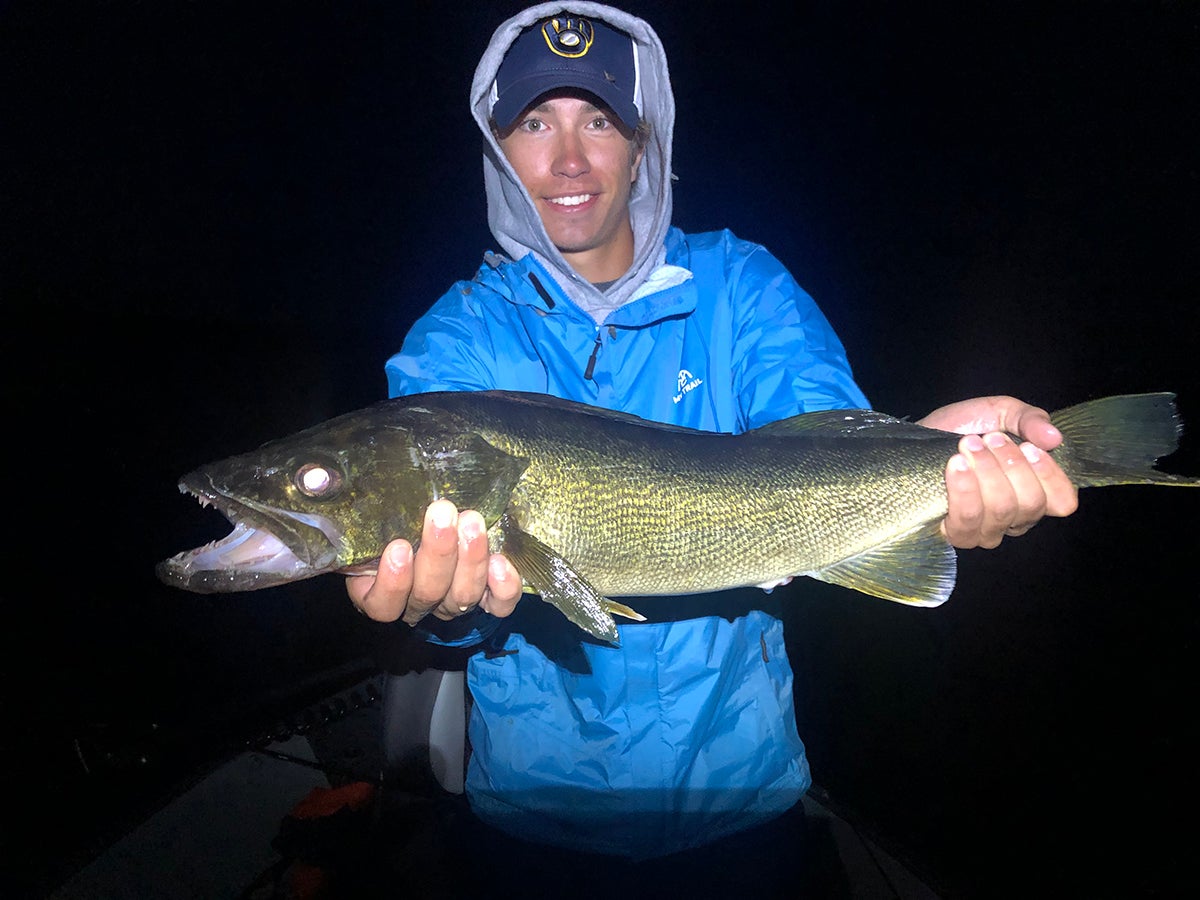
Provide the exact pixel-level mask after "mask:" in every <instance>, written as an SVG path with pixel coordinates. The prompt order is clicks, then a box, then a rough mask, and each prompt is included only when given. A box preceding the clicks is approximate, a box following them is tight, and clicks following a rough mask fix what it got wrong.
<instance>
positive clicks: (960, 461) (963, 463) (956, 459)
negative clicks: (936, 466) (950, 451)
mask: <svg viewBox="0 0 1200 900" xmlns="http://www.w3.org/2000/svg"><path fill="white" fill-rule="evenodd" d="M950 468H951V469H953V470H954V471H955V472H965V471H967V469H969V468H970V465H969V464H968V463H967V458H966V457H965V456H963V455H962V454H961V453H955V454H954V455H953V456H952V457H950Z"/></svg>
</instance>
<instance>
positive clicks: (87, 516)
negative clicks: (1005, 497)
mask: <svg viewBox="0 0 1200 900" xmlns="http://www.w3.org/2000/svg"><path fill="white" fill-rule="evenodd" d="M524 5H525V4H523V3H475V4H468V5H461V6H448V5H442V4H437V5H434V4H428V5H426V4H421V5H416V4H411V5H410V4H404V5H402V4H392V3H382V2H381V3H365V2H347V3H287V4H284V3H259V4H242V3H238V4H234V3H219V2H197V3H182V2H166V3H133V2H124V3H119V2H117V3H99V2H96V3H54V2H46V3H8V4H0V78H2V79H3V80H2V81H0V104H3V106H2V107H0V113H2V116H0V121H3V123H4V124H3V126H2V127H3V134H2V135H0V148H2V150H3V153H4V154H5V157H4V160H3V166H2V172H0V189H2V191H3V193H2V194H0V208H2V209H3V215H2V216H0V228H2V229H3V231H2V232H0V248H2V249H0V265H2V267H3V268H2V270H0V275H2V277H3V281H2V282H0V291H2V292H3V309H4V315H5V320H4V327H3V330H2V333H3V336H4V360H5V363H6V378H5V390H6V394H7V397H6V404H5V405H6V408H7V409H8V410H10V411H11V412H10V415H9V416H8V421H9V424H8V426H7V429H6V435H7V438H6V440H5V445H6V450H7V453H6V457H7V464H6V465H5V470H6V474H7V479H6V481H7V482H8V490H6V491H5V496H6V499H7V503H6V504H5V510H6V513H7V514H6V516H5V518H6V520H7V523H6V524H7V528H6V534H7V537H6V538H5V541H6V543H7V546H8V551H7V553H6V557H7V560H8V565H7V567H6V568H7V572H8V579H7V587H6V589H5V592H4V608H5V626H4V628H3V634H4V638H5V646H4V647H3V648H2V649H3V661H4V663H3V665H4V673H3V674H4V692H3V702H4V709H3V721H4V723H5V727H4V732H3V745H4V750H5V753H6V755H7V756H8V757H9V760H10V762H9V764H8V775H9V776H10V781H11V782H12V783H13V784H15V785H22V786H27V787H29V788H30V789H31V790H32V793H33V795H34V797H33V802H32V803H19V804H10V808H9V814H8V815H6V818H7V820H8V822H9V823H10V825H8V826H6V829H5V830H6V835H5V838H4V841H5V843H4V845H3V853H4V856H5V857H6V859H5V860H4V868H5V870H6V873H7V874H8V875H10V876H12V875H15V876H16V881H17V888H16V892H17V893H18V894H20V893H21V892H29V893H32V894H37V893H40V892H43V891H44V890H45V889H46V887H47V886H48V885H49V884H52V883H53V882H54V881H55V880H56V879H58V878H60V877H62V876H63V875H65V874H66V872H67V871H69V870H70V868H71V867H72V866H74V865H76V864H77V863H78V862H79V861H81V860H82V859H85V858H86V857H87V854H88V853H89V852H92V850H93V849H94V848H95V847H96V846H98V844H102V843H103V840H104V839H105V835H109V834H111V833H112V832H113V831H115V830H119V827H120V823H121V822H123V821H124V820H126V819H127V818H130V817H135V816H136V814H137V811H138V810H139V809H140V808H141V806H140V804H142V805H144V804H145V803H151V802H152V800H148V799H147V798H153V797H154V796H156V794H155V792H156V791H157V790H160V789H161V788H162V786H163V785H164V784H167V783H170V782H171V781H172V779H173V778H175V777H177V776H178V774H179V772H181V771H184V770H186V769H187V768H188V767H189V766H190V765H191V764H192V763H195V762H203V761H204V760H205V759H207V758H209V754H211V752H213V751H212V748H213V747H215V746H219V745H221V743H222V742H223V741H226V740H228V739H229V738H230V736H231V735H232V736H233V737H235V738H236V737H237V735H238V734H240V733H241V732H240V731H239V729H246V728H250V727H251V726H250V725H249V724H247V723H249V722H252V721H253V720H254V717H255V716H256V715H258V714H259V713H260V712H261V711H262V710H263V709H264V708H267V707H270V708H272V709H274V708H275V707H274V706H272V704H274V703H276V701H278V700H279V698H281V697H284V698H288V697H294V696H297V695H298V694H299V693H301V692H302V691H303V690H305V689H306V688H307V689H312V688H313V686H314V685H319V684H323V683H324V682H323V679H325V678H326V677H327V676H328V673H330V672H335V673H336V672H345V671H348V670H351V669H353V668H354V667H355V666H356V665H357V664H358V662H359V661H361V660H362V659H364V658H365V657H366V656H367V655H368V652H369V649H370V646H371V641H372V639H373V637H374V631H373V626H371V625H370V623H367V622H366V621H365V620H363V619H361V618H360V617H358V616H356V615H355V614H354V612H353V611H352V609H351V607H350V604H349V603H348V602H347V600H346V597H345V592H344V588H343V585H342V582H341V579H339V578H334V577H330V578H328V579H317V580H316V581H312V582H308V583H306V584H303V585H297V586H294V587H290V588H284V589H276V590H271V591H264V592H260V593H255V594H245V595H236V596H223V597H202V596H195V595H190V594H186V593H182V592H178V591H173V590H170V589H167V588H165V587H163V586H161V585H159V584H158V582H157V581H156V580H155V578H154V575H153V566H154V563H155V562H156V561H157V560H159V559H161V558H163V557H165V556H168V555H171V554H173V553H175V552H177V551H178V550H181V549H183V548H185V547H190V546H194V545H195V544H198V543H202V542H204V541H206V540H209V539H211V538H213V537H216V536H218V535H219V534H220V533H223V532H222V528H223V526H222V525H221V520H220V518H219V517H218V516H216V514H214V513H202V512H201V511H199V510H198V509H197V507H196V506H195V504H194V503H192V502H191V501H190V500H187V499H185V498H183V497H180V496H179V495H178V493H177V492H176V489H175V482H176V480H177V478H178V477H179V476H180V475H181V474H182V473H183V472H184V471H185V470H187V469H189V468H191V467H193V466H195V465H196V464H199V463H201V462H205V461H208V460H210V459H214V458H217V457H221V456H226V455H229V454H230V453H232V452H236V451H241V450H245V449H249V448H250V447H252V446H254V445H256V444H258V443H260V442H262V441H264V440H266V439H269V438H272V437H277V436H280V435H282V434H284V433H287V432H290V431H293V430H296V429H298V428H299V427H302V426H305V425H308V424H311V423H314V422H317V421H319V420H321V419H323V418H326V417H328V416H330V415H332V414H334V413H337V412H342V411H346V410H349V409H352V408H354V407H357V406H361V405H365V404H366V403H368V402H371V401H374V400H376V399H379V398H381V397H382V396H383V395H384V393H385V384H384V379H383V375H382V365H383V361H384V359H385V358H386V356H387V355H388V354H389V353H391V352H392V351H393V350H394V349H396V348H397V347H398V346H399V343H400V340H401V338H402V336H403V334H404V332H405V331H406V330H407V328H408V326H409V325H410V324H411V322H412V321H413V319H414V318H415V317H416V316H417V315H419V314H420V313H421V312H422V311H423V310H424V309H425V308H426V307H427V306H428V305H429V304H430V303H431V302H432V301H433V300H434V299H435V298H436V297H437V296H438V295H439V294H440V293H441V292H442V291H443V290H444V289H445V288H446V287H447V286H448V285H449V283H450V282H451V281H452V280H454V279H455V278H458V277H464V276H468V275H469V274H470V273H472V272H473V271H474V268H475V267H476V265H477V264H478V262H479V260H480V257H481V254H482V252H483V251H484V250H485V249H488V248H491V247H493V246H494V243H493V241H492V239H491V237H490V235H489V233H488V231H487V228H486V221H485V209H484V199H483V191H482V179H481V177H480V175H481V165H480V138H479V136H478V134H477V133H476V131H475V126H474V124H473V122H472V121H471V119H470V117H469V115H468V113H467V110H466V92H467V88H468V86H469V83H470V78H471V74H472V72H473V69H474V66H475V63H476V61H477V59H478V56H479V54H480V52H481V51H482V50H483V48H484V46H485V44H486V42H487V39H488V37H489V36H490V34H491V32H492V30H493V29H494V27H495V26H496V25H498V24H499V22H500V21H501V20H502V19H503V18H505V17H506V16H507V15H509V14H511V13H512V12H515V11H516V10H518V9H519V8H521V7H522V6H524ZM625 6H626V8H627V9H629V10H630V11H632V12H635V13H638V14H640V15H642V16H643V17H644V18H646V19H647V20H648V21H649V22H650V23H651V24H652V25H654V26H655V28H656V29H657V30H658V31H659V34H660V36H661V37H662V39H663V41H664V43H665V45H666V47H667V50H668V53H669V54H670V62H671V71H672V79H673V82H674V84H675V89H676V93H677V102H678V107H679V116H678V124H677V132H676V144H675V163H674V169H675V172H676V173H677V174H678V176H679V181H678V184H677V187H676V193H675V198H676V199H675V203H676V221H677V223H678V224H679V225H681V226H682V227H684V228H685V229H688V230H706V229H712V228H719V227H725V226H728V227H730V228H732V229H734V230H735V231H736V232H737V233H738V234H739V235H741V236H743V237H747V238H752V239H755V240H758V241H761V242H762V243H765V244H766V245H767V246H768V247H770V248H771V249H772V250H773V251H774V252H775V253H776V254H777V255H778V256H780V257H781V258H782V259H783V260H784V262H785V263H786V264H787V265H788V266H789V267H790V268H791V269H792V271H793V272H794V273H795V274H796V276H797V278H798V279H799V280H800V282H801V283H802V284H804V285H805V286H806V288H807V289H808V290H809V291H810V292H811V293H812V294H813V295H814V296H815V297H816V298H817V299H818V302H820V303H821V305H822V306H823V308H824V310H825V311H826V313H827V314H828V316H829V318H830V319H831V321H832V322H833V324H834V326H835V327H836V328H837V330H838V331H839V332H840V334H841V335H842V337H843V339H844V341H845V343H846V345H847V348H848V351H849V353H850V356H851V360H852V361H853V363H854V365H855V370H856V374H857V376H858V378H859V381H860V383H861V384H862V385H863V386H864V388H865V390H866V391H867V393H868V395H869V396H870V397H871V399H872V401H873V404H874V405H875V406H876V407H877V408H879V409H882V410H885V411H887V412H891V413H895V414H898V415H908V414H912V415H921V414H923V413H925V412H927V411H928V410H930V409H932V408H934V407H935V406H938V405H940V404H942V403H945V402H948V401H951V400H955V399H961V398H965V397H970V396H976V395H981V394H989V393H1011V394H1015V395H1017V396H1020V397H1022V398H1025V399H1028V400H1030V401H1032V402H1035V403H1038V404H1040V405H1043V406H1045V407H1047V408H1050V409H1054V408H1058V407H1061V406H1066V405H1069V404H1072V403H1075V402H1079V401H1081V400H1085V399H1088V398H1091V397H1098V396H1103V395H1105V394H1111V393H1123V392H1135V391H1143V390H1174V391H1177V392H1179V395H1180V403H1181V408H1182V410H1183V413H1184V415H1185V417H1188V416H1190V418H1191V419H1192V421H1194V422H1196V423H1197V425H1198V426H1200V377H1198V375H1197V371H1198V366H1197V356H1198V354H1200V340H1198V339H1197V330H1196V322H1197V317H1196V314H1195V302H1196V286H1197V284H1198V283H1200V280H1198V278H1197V275H1198V274H1200V273H1198V271H1197V270H1198V256H1200V254H1198V252H1197V248H1198V247H1200V227H1198V223H1197V215H1198V209H1200V207H1198V206H1197V180H1198V176H1197V162H1196V161H1197V159H1198V158H1200V154H1198V151H1200V141H1198V140H1197V127H1196V126H1197V122H1196V115H1197V113H1196V106H1197V104H1196V99H1195V96H1196V88H1197V85H1198V84H1200V79H1198V78H1197V76H1198V74H1200V72H1198V68H1200V65H1198V54H1197V40H1198V37H1200V16H1198V14H1197V12H1196V7H1195V6H1194V5H1193V4H1191V3H1186V2H1182V0H1180V2H1149V0H1146V2H1101V3H1096V2H1041V3H1010V2H993V0H987V2H973V3H961V2H954V3H951V2H942V0H938V2H927V3H921V4H901V3H894V4H889V3H864V2H850V3H812V2H810V3H804V2H799V3H770V2H754V0H743V2H739V3H732V4H731V3H727V2H722V3H716V2H692V3H686V4H684V3H668V2H629V3H627V4H626V5H625ZM412 7H415V8H412ZM14 413H15V414H14ZM1196 444H1197V442H1196V440H1195V439H1193V440H1191V441H1186V442H1185V447H1184V450H1183V452H1182V454H1181V455H1179V456H1178V457H1177V458H1176V460H1175V461H1174V462H1175V465H1176V466H1177V467H1180V468H1185V469H1187V471H1190V472H1192V473H1196V472H1200V463H1198V460H1200V453H1197V451H1196ZM1198 511H1200V495H1197V494H1196V493H1194V492H1188V491H1183V490H1180V491H1172V490H1166V489H1158V488H1111V489H1108V490H1104V491H1091V492H1087V493H1085V494H1084V495H1083V497H1082V507H1081V510H1080V512H1079V513H1078V514H1077V515H1076V516H1074V517H1073V518H1072V519H1070V520H1067V521H1048V522H1045V523H1044V524H1042V525H1040V526H1039V527H1038V528H1037V529H1035V530H1034V531H1033V532H1032V533H1031V534H1030V535H1029V536H1028V537H1026V538H1024V539H1022V540H1019V541H1009V542H1006V544H1005V545H1004V546H1003V547H1002V548H1000V549H999V550H997V551H995V552H991V553H984V552H969V553H962V554H960V579H959V585H958V589H957V591H956V593H955V596H954V597H953V599H952V600H951V602H950V603H949V604H947V605H946V606H943V607H941V608H939V609H937V610H911V609H901V608H899V607H897V606H894V605H892V604H888V603H884V602H882V601H877V600H873V599H870V598H866V597H862V596H859V595H856V594H852V593H850V592H847V591H842V590H839V589H836V588H831V587H829V586H825V585H819V584H816V583H813V582H809V581H807V580H805V581H804V583H803V584H797V585H794V586H793V587H792V588H791V589H790V591H791V593H792V594H793V595H794V601H795V602H794V603H792V604H791V606H790V608H789V614H788V615H789V621H788V634H789V639H790V641H791V652H792V654H793V657H794V660H793V661H794V664H795V667H796V670H797V675H798V691H797V698H798V701H799V707H798V712H799V716H800V725H801V735H802V736H803V737H804V739H805V742H806V744H807V746H808V749H809V753H810V757H811V760H812V763H813V769H814V773H815V777H816V779H817V782H818V783H819V784H820V785H822V786H823V787H824V788H825V789H827V790H828V791H829V792H830V794H831V796H832V797H833V799H834V800H835V801H836V802H838V803H839V804H842V805H843V806H844V807H845V808H846V809H847V810H848V811H851V812H853V813H854V815H855V817H856V818H857V819H858V820H859V821H860V822H862V823H863V824H864V825H865V826H866V827H869V828H871V829H872V830H873V831H874V832H875V833H876V834H877V835H878V836H879V837H880V838H881V839H882V840H884V842H885V843H886V845H888V846H889V847H890V848H892V849H893V850H894V851H896V852H897V853H898V854H899V855H901V856H902V857H903V858H905V859H906V860H908V861H909V862H910V863H911V864H912V865H913V867H914V868H915V869H916V870H917V871H918V872H920V873H921V874H922V875H924V876H925V877H926V878H927V880H928V881H929V882H930V883H931V884H932V885H933V886H935V887H937V888H938V889H939V890H941V891H942V892H944V893H945V895H946V896H960V897H976V896H1001V895H1010V896H1011V895H1012V894H1013V892H1016V893H1019V894H1025V895H1028V894H1051V893H1076V892H1085V891H1088V890H1099V889H1105V890H1108V889H1112V890H1113V891H1114V892H1116V893H1124V894H1126V895H1143V896H1151V895H1156V894H1161V893H1164V892H1171V891H1174V890H1178V889H1180V888H1182V887H1185V886H1186V887H1193V888H1194V887H1195V886H1196V883H1197V878H1196V874H1195V872H1194V870H1193V869H1192V867H1191V865H1190V862H1191V859H1192V856H1193V851H1194V846H1195V841H1196V838H1197V828H1196V826H1195V815H1194V810H1195V807H1196V802H1197V800H1198V799H1200V796H1198V794H1200V792H1198V790H1197V777H1196V763H1195V749H1196V737H1197V735H1196V728H1195V717H1196V707H1195V700H1194V687H1193V686H1194V684H1195V680H1196V679H1195V669H1196V663H1195V653H1196V645H1197V636H1198V629H1197V600H1198V599H1200V596H1198V595H1200V591H1198V590H1197V587H1196V583H1195V560H1196V552H1197V550H1198V549H1200V543H1198V541H1197V534H1198V530H1197V526H1198V525H1200V515H1198ZM97 747H100V748H102V749H103V748H107V749H105V750H104V753H101V754H100V756H104V760H105V762H104V764H102V765H101V764H98V763H97V762H96V760H97V759H98V758H99V756H97V755H93V756H91V757H88V756H87V754H88V753H93V754H95V753H99V751H96V750H95V748H97ZM77 748H78V750H77ZM114 748H116V749H114ZM81 752H82V753H83V754H84V757H85V760H86V759H91V761H92V766H91V767H90V768H91V769H92V774H91V775H85V774H84V773H83V771H82V764H81V762H80V758H79V757H80V753H81ZM104 754H107V755H106V756H105V755H104ZM122 754H125V755H124V756H122ZM142 757H146V759H147V760H148V761H147V762H143V761H142ZM10 790H11V788H10Z"/></svg>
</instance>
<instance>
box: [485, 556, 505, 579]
mask: <svg viewBox="0 0 1200 900" xmlns="http://www.w3.org/2000/svg"><path fill="white" fill-rule="evenodd" d="M488 571H490V572H491V575H492V578H494V579H495V580H496V581H507V580H508V561H507V560H505V559H502V558H500V557H493V559H492V561H491V562H489V563H488Z"/></svg>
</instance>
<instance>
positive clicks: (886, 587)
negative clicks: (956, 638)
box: [807, 522, 958, 606]
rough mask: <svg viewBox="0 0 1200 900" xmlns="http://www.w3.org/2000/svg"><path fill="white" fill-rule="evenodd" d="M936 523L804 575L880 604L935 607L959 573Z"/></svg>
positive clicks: (952, 550)
mask: <svg viewBox="0 0 1200 900" xmlns="http://www.w3.org/2000/svg"><path fill="white" fill-rule="evenodd" d="M938 524H939V523H938V522H931V523H928V524H925V525H920V526H918V527H917V528H914V529H912V530H911V531H907V532H905V533H904V534H902V535H900V536H899V537H897V538H896V539H895V540H892V541H889V542H888V543H886V544H880V545H879V546H877V547H872V548H871V549H870V550H867V551H864V552H863V553H860V554H858V555H857V556H851V557H850V558H848V559H843V560H842V561H841V562H838V563H834V564H833V565H832V566H827V567H826V568H824V569H821V570H820V571H817V572H809V573H807V574H808V575H810V576H811V577H813V578H817V579H819V580H821V581H828V582H830V583H831V584H839V585H841V586H842V587H848V588H851V589H852V590H856V591H861V592H862V593H864V594H870V595H871V596H872V597H882V598H883V599H884V600H895V601H897V602H899V603H908V604H911V605H913V606H938V605H940V604H942V603H944V602H945V601H946V600H947V599H949V597H950V592H951V591H953V590H954V582H955V579H956V577H957V574H958V556H957V554H956V553H955V551H954V548H953V547H952V546H950V544H949V542H947V540H946V538H945V537H944V536H943V535H942V533H941V529H940V528H939V527H938Z"/></svg>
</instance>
